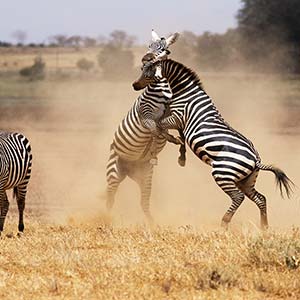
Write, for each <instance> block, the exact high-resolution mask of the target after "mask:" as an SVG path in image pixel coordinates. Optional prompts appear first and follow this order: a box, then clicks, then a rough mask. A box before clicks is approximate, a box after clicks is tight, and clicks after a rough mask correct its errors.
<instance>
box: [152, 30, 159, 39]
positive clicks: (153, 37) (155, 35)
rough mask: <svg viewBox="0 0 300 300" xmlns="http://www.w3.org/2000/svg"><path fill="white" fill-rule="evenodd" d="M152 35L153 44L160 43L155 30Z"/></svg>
mask: <svg viewBox="0 0 300 300" xmlns="http://www.w3.org/2000/svg"><path fill="white" fill-rule="evenodd" d="M151 35H152V42H157V41H160V37H159V35H158V34H157V33H156V32H155V31H154V30H153V29H152V31H151Z"/></svg>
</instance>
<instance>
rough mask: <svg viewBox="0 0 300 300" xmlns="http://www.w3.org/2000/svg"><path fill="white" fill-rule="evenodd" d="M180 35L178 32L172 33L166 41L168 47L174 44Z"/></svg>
mask: <svg viewBox="0 0 300 300" xmlns="http://www.w3.org/2000/svg"><path fill="white" fill-rule="evenodd" d="M178 37H179V33H178V32H175V33H174V34H171V35H170V36H169V37H168V38H167V39H166V42H167V47H169V46H170V45H172V44H174V43H175V42H176V41H177V39H178Z"/></svg>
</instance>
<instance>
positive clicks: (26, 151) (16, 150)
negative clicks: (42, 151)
mask: <svg viewBox="0 0 300 300" xmlns="http://www.w3.org/2000/svg"><path fill="white" fill-rule="evenodd" d="M31 166H32V154H31V146H30V143H29V141H28V139H27V138H26V137H25V136H24V135H22V134H20V133H7V132H0V208H1V216H0V234H1V232H2V231H3V226H4V221H5V217H6V214H7V212H8V208H9V202H8V199H7V195H6V190H8V189H11V188H13V195H14V197H15V198H16V200H17V205H18V210H19V225H18V229H19V232H23V231H24V222H23V213H24V208H25V198H26V192H27V185H28V182H29V179H30V175H31Z"/></svg>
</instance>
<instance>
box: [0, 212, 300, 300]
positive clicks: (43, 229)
mask: <svg viewBox="0 0 300 300" xmlns="http://www.w3.org/2000/svg"><path fill="white" fill-rule="evenodd" d="M13 220H14V221H16V219H15V218H14V219H9V221H8V224H7V227H6V233H4V234H3V237H2V238H1V240H0V243H1V257H0V260H1V263H0V283H1V289H0V297H1V299H50V298H52V299H53V298H55V299H297V297H298V296H299V295H300V281H299V276H300V268H298V263H297V258H300V232H299V230H298V229H293V230H289V231H286V232H282V233H278V232H277V233H275V232H271V231H270V232H266V233H264V234H262V233H260V232H249V231H248V232H246V231H245V232H242V231H241V232H231V231H228V232H224V231H222V230H218V231H210V232H204V231H199V230H196V229H195V228H192V227H189V226H185V227H180V228H159V229H157V230H154V231H153V232H150V231H149V230H148V229H147V228H145V227H142V226H137V227H133V226H132V227H128V228H117V227H111V226H107V225H103V223H102V222H101V220H92V221H87V220H85V222H84V223H83V224H79V223H74V221H72V222H71V223H70V224H68V225H54V224H50V223H45V222H42V221H38V220H37V219H36V218H31V219H29V220H28V219H27V224H28V225H27V228H26V232H25V234H24V235H23V236H22V237H21V238H18V237H16V236H13V237H11V235H10V234H8V236H9V237H7V233H9V232H11V231H12V229H13V228H12V223H14V222H13ZM291 261H292V262H294V263H291Z"/></svg>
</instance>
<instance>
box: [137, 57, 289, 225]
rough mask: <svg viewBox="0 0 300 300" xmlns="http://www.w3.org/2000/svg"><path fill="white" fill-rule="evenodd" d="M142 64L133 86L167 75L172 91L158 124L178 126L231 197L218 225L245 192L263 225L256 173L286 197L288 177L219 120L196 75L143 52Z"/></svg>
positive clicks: (263, 205)
mask: <svg viewBox="0 0 300 300" xmlns="http://www.w3.org/2000/svg"><path fill="white" fill-rule="evenodd" d="M150 62H152V63H150ZM142 63H143V68H142V71H143V72H142V75H141V77H140V78H139V79H138V80H137V81H135V82H134V83H133V87H134V89H135V90H140V89H143V88H144V87H146V86H148V85H149V84H151V85H153V84H154V83H155V82H156V81H157V80H158V78H161V79H166V80H167V82H168V83H169V84H170V88H171V91H172V98H171V100H170V103H169V108H170V113H171V115H170V116H169V117H166V118H164V119H162V120H161V121H160V122H159V124H160V127H161V128H162V129H163V130H165V129H179V130H182V131H183V134H184V138H185V140H186V142H187V143H188V145H189V146H190V148H191V150H192V151H193V152H194V153H195V155H196V156H197V157H199V158H200V159H201V160H202V161H203V162H205V163H206V164H208V165H210V166H211V167H212V176H213V177H214V179H215V182H216V183H217V185H218V186H219V187H220V188H221V189H222V190H223V191H224V192H225V193H226V194H227V195H229V197H230V198H231V200H232V204H231V206H230V207H229V209H228V210H227V212H226V213H225V215H224V216H223V218H222V225H223V226H225V227H227V225H228V223H229V222H230V221H231V218H232V216H233V215H234V213H235V212H236V210H237V209H238V207H239V206H240V204H241V203H242V202H243V200H244V198H245V195H246V196H247V197H248V198H249V199H250V200H252V201H254V203H255V204H256V205H257V206H258V208H259V210H260V215H261V226H262V228H266V227H267V226H268V219H267V206H266V198H265V196H264V195H262V194H261V193H259V192H258V191H257V190H256V189H255V182H256V178H257V175H258V172H259V170H267V171H271V172H273V173H274V174H275V176H276V180H277V183H278V184H279V187H280V191H281V193H282V186H283V187H284V188H285V191H286V193H287V196H288V197H289V196H290V193H291V183H292V182H291V181H290V180H289V178H288V177H287V176H286V174H285V173H284V172H283V171H281V170H280V169H278V168H275V167H273V166H266V165H263V164H262V163H261V159H260V157H259V154H258V152H257V151H256V150H255V148H254V146H253V144H252V142H251V141H250V140H248V139H247V138H246V137H244V136H243V135H242V134H240V133H239V132H238V131H236V130H234V129H233V128H232V127H231V126H230V125H229V124H228V123H227V122H225V121H224V119H223V118H222V116H221V114H220V113H219V112H218V110H217V109H216V107H215V105H214V104H213V102H212V100H211V98H210V97H209V96H208V95H207V94H206V92H205V91H204V89H203V86H202V83H201V81H200V79H199V77H198V76H197V75H196V74H195V73H194V72H193V71H192V70H190V69H189V68H187V67H185V66H184V65H182V64H180V63H178V62H176V61H173V60H170V59H166V60H157V56H156V55H155V54H153V53H148V54H146V55H145V56H144V57H143V59H142ZM149 74H152V76H149ZM153 74H155V76H154V75H153Z"/></svg>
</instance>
